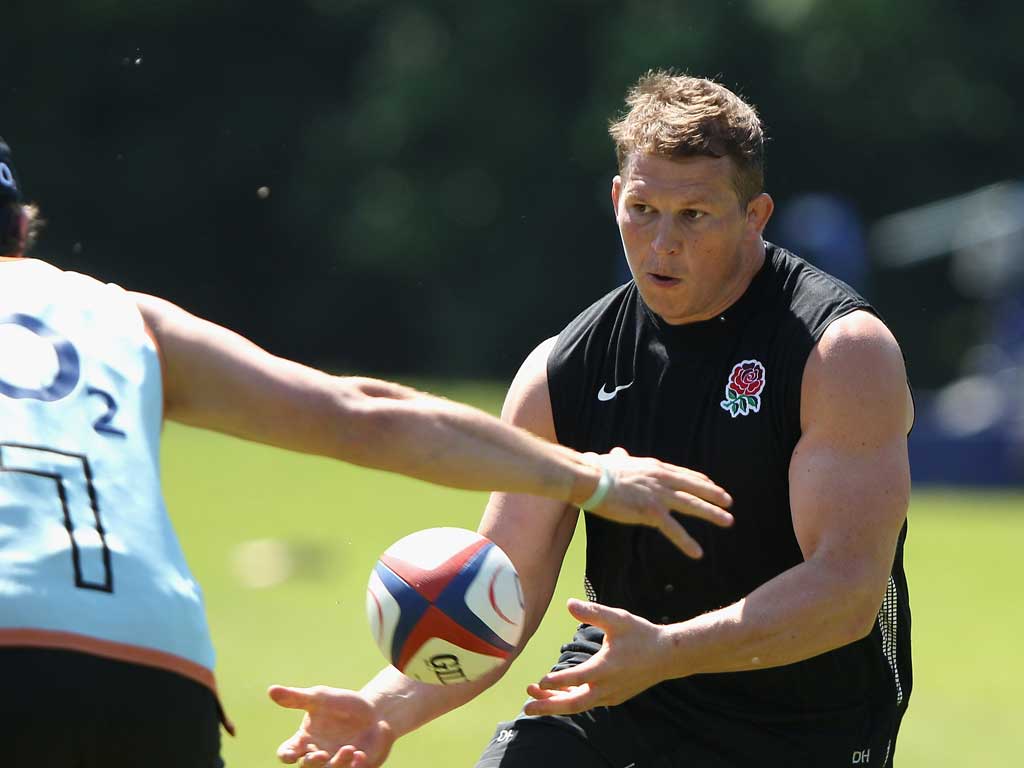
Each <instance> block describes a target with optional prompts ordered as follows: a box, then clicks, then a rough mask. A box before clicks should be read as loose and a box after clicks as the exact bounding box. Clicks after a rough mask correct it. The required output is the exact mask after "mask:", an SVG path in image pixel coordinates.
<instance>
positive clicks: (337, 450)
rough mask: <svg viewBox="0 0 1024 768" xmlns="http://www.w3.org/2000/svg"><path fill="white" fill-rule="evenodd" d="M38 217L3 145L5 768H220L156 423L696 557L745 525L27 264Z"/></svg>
mask: <svg viewBox="0 0 1024 768" xmlns="http://www.w3.org/2000/svg"><path fill="white" fill-rule="evenodd" d="M35 216H36V210H35V208H34V207H30V206H25V205H24V204H23V203H22V195H21V192H20V190H19V187H18V181H17V178H16V176H15V173H14V169H13V166H12V162H11V155H10V150H9V148H8V147H7V145H6V144H3V143H2V142H0V255H2V257H3V258H2V259H0V678H2V679H3V682H4V690H5V692H6V695H5V696H4V697H3V698H4V701H3V704H2V705H0V764H2V765H5V766H8V765H9V766H14V765H33V766H61V768H117V767H118V766H139V765H146V766H167V767H168V768H171V767H172V766H173V768H213V766H218V765H221V761H220V757H219V751H220V734H219V721H220V720H221V719H222V718H223V715H222V713H221V712H220V707H219V704H218V701H217V696H216V686H215V683H214V674H213V661H214V654H213V648H212V646H211V642H210V636H209V631H208V629H207V624H206V617H205V614H204V609H203V603H202V597H201V593H200V590H199V587H198V585H197V584H196V583H195V581H194V580H193V579H192V576H191V575H190V573H189V570H188V567H187V566H186V564H185V559H184V556H183V554H182V552H181V550H180V547H179V544H178V541H177V538H176V536H175V533H174V530H173V528H172V526H171V522H170V519H169V518H168V516H167V512H166V510H165V508H164V502H163V497H162V493H161V489H160V468H159V442H160V429H161V425H162V422H163V419H164V417H167V418H170V419H174V420H176V421H180V422H183V423H186V424H191V425H194V426H199V427H205V428H208V429H214V430H217V431H219V432H224V433H227V434H231V435H235V436H237V437H241V438H245V439H248V440H254V441H258V442H262V443H267V444H270V445H275V446H279V447H282V448H287V449H291V450H296V451H301V452H304V453H311V454H319V455H323V456H329V457H333V458H336V459H341V460H343V461H348V462H352V463H354V464H360V465H363V466H369V467H376V468H378V469H384V470H390V471H393V472H400V473H403V474H406V475H410V476H412V477H417V478H421V479H423V480H428V481H431V482H435V483H440V484H443V485H449V486H456V487H461V488H469V489H481V490H482V489H493V488H502V489H506V490H508V491H514V492H517V493H524V494H537V495H539V496H545V497H550V498H552V499H554V500H557V503H558V504H559V505H564V504H566V503H572V504H580V503H583V504H584V505H585V506H588V507H593V508H594V509H595V510H596V512H597V513H598V514H603V515H607V516H608V517H609V518H610V519H614V520H617V521H619V522H623V523H638V524H641V525H651V526H655V527H656V528H658V529H659V530H660V531H661V532H662V533H664V534H665V535H666V536H667V537H668V538H669V539H671V540H672V541H673V542H674V543H675V544H676V545H678V546H679V547H681V548H682V549H684V550H692V547H693V543H692V540H691V539H690V537H689V536H688V535H687V533H686V532H685V530H684V529H683V528H682V526H680V524H679V523H678V521H677V520H676V519H674V518H673V517H672V515H671V513H670V510H673V509H674V510H678V511H681V512H683V513H685V514H688V515H693V516H695V517H698V518H703V519H705V520H710V521H712V522H714V523H716V524H720V525H726V524H728V523H729V522H730V520H731V518H730V516H729V514H728V513H727V512H725V511H724V510H723V509H721V507H723V506H727V505H728V504H729V502H730V499H729V497H728V496H727V495H726V494H725V492H724V491H722V490H721V489H720V488H718V487H717V486H716V485H714V484H713V483H711V482H710V481H709V480H708V479H707V478H706V477H704V476H702V475H699V474H698V473H695V472H691V471H689V470H685V469H678V468H675V467H671V466H668V465H666V464H662V463H661V462H658V461H655V460H653V459H631V460H627V461H625V462H623V463H617V464H616V466H615V467H614V468H611V469H610V468H608V467H602V466H601V465H600V463H599V462H598V461H596V460H594V459H593V458H591V457H585V456H582V455H581V454H579V453H577V452H575V451H573V450H570V449H567V448H563V447H561V446H557V445H554V444H552V443H549V442H546V441H544V440H541V439H538V438H537V437H535V436H533V435H531V434H529V433H528V432H526V431H524V430H521V429H517V428H512V427H509V426H507V425H505V424H502V423H501V422H500V421H499V420H497V419H494V418H492V417H490V416H488V415H486V414H484V413H482V412H480V411H477V410H474V409H472V408H469V407H467V406H463V405H459V404H457V403H453V402H449V401H447V400H443V399H440V398H435V397H431V396H429V395H425V394H422V393H419V392H416V391H413V390H411V389H408V388H406V387H402V386H399V385H397V384H391V383H388V382H384V381H376V380H372V379H366V378H339V377H335V376H329V375H327V374H325V373H322V372H320V371H316V370H313V369H310V368H306V367H304V366H301V365H298V364H296V363H292V362H289V361H287V360H283V359H281V358H277V357H274V356H272V355H270V354H268V353H267V352H265V351H263V350H262V349H260V348H258V347H256V346H255V345H254V344H252V343H250V342H249V341H246V340H245V339H244V338H242V337H240V336H238V335H236V334H234V333H232V332H230V331H228V330H225V329H224V328H221V327H218V326H216V325H213V324H212V323H208V322H206V321H204V320H201V319H199V318H197V317H194V316H193V315H190V314H189V313H187V312H185V311H183V310H181V309H179V308H178V307H176V306H174V305H173V304H170V303H168V302H166V301H163V300H161V299H157V298H154V297H152V296H142V295H138V294H131V293H127V292H125V291H123V290H121V289H120V288H118V287H116V286H113V285H105V284H102V283H99V282H97V281H96V280H94V279H92V278H90V277H86V276H84V275H79V274H73V273H69V272H62V271H60V270H59V269H57V268H56V267H53V266H50V265H49V264H46V263H43V262H41V261H37V260H33V259H26V258H22V257H21V256H22V254H23V253H24V251H25V248H26V245H27V243H28V242H29V240H30V239H31V235H32V230H33V228H34V221H35ZM225 723H226V720H225ZM229 727H230V726H229Z"/></svg>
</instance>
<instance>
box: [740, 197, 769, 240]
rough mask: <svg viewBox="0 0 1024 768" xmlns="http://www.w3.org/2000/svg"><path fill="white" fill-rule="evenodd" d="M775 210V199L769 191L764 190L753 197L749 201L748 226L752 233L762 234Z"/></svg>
mask: <svg viewBox="0 0 1024 768" xmlns="http://www.w3.org/2000/svg"><path fill="white" fill-rule="evenodd" d="M774 210H775V201H774V200H772V197H771V195H769V194H768V193H767V192H762V193H760V194H759V195H755V196H754V197H753V198H751V200H750V202H749V203H747V227H748V228H749V229H750V230H751V232H750V233H751V234H752V235H756V236H757V237H760V236H761V233H762V232H764V228H765V225H767V224H768V219H770V218H771V217H772V211H774Z"/></svg>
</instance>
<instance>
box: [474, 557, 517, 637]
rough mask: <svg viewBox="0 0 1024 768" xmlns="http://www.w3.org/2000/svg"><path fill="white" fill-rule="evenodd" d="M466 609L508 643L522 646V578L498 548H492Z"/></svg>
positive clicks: (482, 566)
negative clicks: (520, 582) (520, 641)
mask: <svg viewBox="0 0 1024 768" xmlns="http://www.w3.org/2000/svg"><path fill="white" fill-rule="evenodd" d="M466 605H468V606H469V609H470V610H471V611H473V613H475V614H476V615H477V616H478V617H479V618H480V620H481V621H483V623H484V624H486V625H487V626H488V627H490V629H491V630H492V631H493V632H494V633H495V634H496V635H497V636H498V637H500V638H501V639H502V640H504V641H505V642H506V643H508V644H509V645H515V644H516V643H517V642H519V637H520V635H522V632H523V618H524V613H525V612H524V611H523V602H522V590H521V588H520V586H519V576H518V574H516V569H515V567H514V566H513V565H512V561H511V560H509V558H508V555H506V554H505V553H504V552H503V551H502V549H501V548H500V547H498V546H497V545H495V546H493V547H491V549H490V551H489V552H488V553H487V556H486V557H485V558H484V561H483V563H481V565H480V569H479V570H478V571H477V574H476V577H475V578H474V579H473V581H472V583H471V584H470V585H469V589H467V590H466Z"/></svg>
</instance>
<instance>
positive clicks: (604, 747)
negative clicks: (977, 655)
mask: <svg viewBox="0 0 1024 768" xmlns="http://www.w3.org/2000/svg"><path fill="white" fill-rule="evenodd" d="M600 643H601V637H600V632H599V631H596V630H595V628H593V627H581V628H580V630H579V631H578V632H577V633H576V636H575V637H574V638H573V642H572V643H570V644H568V645H566V646H563V648H562V657H561V658H560V659H559V663H558V664H557V665H556V667H555V668H556V669H562V668H565V667H566V666H571V665H573V664H578V663H580V662H581V661H583V660H585V659H586V658H589V656H590V655H591V654H593V653H595V652H596V651H597V649H599V648H600ZM898 727H899V719H898V716H897V715H896V714H894V712H892V711H889V710H886V709H885V708H884V707H875V708H872V707H870V706H868V705H867V704H866V703H865V704H860V705H857V706H854V707H843V708H840V709H832V710H822V711H814V712H807V713H801V714H799V715H793V714H792V713H785V712H778V711H772V710H769V709H764V710H762V711H759V712H745V713H740V712H738V711H734V710H729V709H724V708H722V707H721V706H710V705H708V704H707V703H701V702H698V701H697V700H695V699H694V698H691V697H687V696H684V695H681V693H680V692H679V691H678V690H675V689H673V687H672V686H669V685H656V686H654V687H653V688H650V689H648V690H646V691H644V692H643V693H641V694H640V695H638V696H635V697H634V698H632V699H630V700H629V701H626V702H624V703H622V704H620V705H618V706H614V707H597V708H595V709H592V710H589V711H587V712H583V713H581V714H577V715H564V716H562V715H559V716H555V717H527V716H525V715H520V716H519V717H518V718H516V719H515V720H512V721H510V722H506V723H501V724H500V725H499V726H498V728H497V730H496V731H495V733H494V736H493V737H492V738H491V741H490V743H489V744H488V745H487V748H486V749H485V750H484V753H483V756H482V757H481V758H480V761H479V762H478V763H477V768H549V767H550V768H748V766H759V767H761V768H776V766H778V767H779V768H783V767H784V768H794V767H795V766H799V768H847V767H848V766H851V767H853V766H856V767H857V768H890V766H892V764H893V753H894V751H895V746H896V732H897V729H898Z"/></svg>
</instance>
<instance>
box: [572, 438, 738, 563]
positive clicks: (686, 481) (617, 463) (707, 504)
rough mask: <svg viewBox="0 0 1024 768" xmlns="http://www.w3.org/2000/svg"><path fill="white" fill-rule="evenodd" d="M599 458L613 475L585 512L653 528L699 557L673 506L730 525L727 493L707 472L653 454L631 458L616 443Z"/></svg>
mask: <svg viewBox="0 0 1024 768" xmlns="http://www.w3.org/2000/svg"><path fill="white" fill-rule="evenodd" d="M599 460H600V462H601V465H602V466H604V467H607V468H608V469H609V470H611V472H612V474H613V476H614V478H615V481H614V484H613V485H612V487H611V489H610V490H609V491H608V495H607V496H606V497H605V499H604V501H602V502H601V503H600V504H598V505H597V507H596V508H595V509H590V510H587V511H588V512H592V513H594V514H596V515H599V516H600V517H606V518H608V519H609V520H614V521H616V522H618V523H628V524H632V525H648V526H651V527H652V528H657V529H658V530H660V531H661V532H662V533H663V534H665V536H667V537H668V539H669V540H670V541H671V542H672V543H673V544H675V545H676V546H677V547H679V549H681V550H682V551H683V552H684V553H686V554H687V555H689V556H690V557H700V556H701V555H702V554H703V551H702V550H701V548H700V545H699V544H698V543H697V542H696V541H694V539H693V537H692V536H690V534H689V533H687V532H686V529H685V528H684V527H683V526H682V524H680V522H679V521H678V520H677V519H676V518H675V517H673V515H672V512H673V511H674V512H678V513H680V514H683V515H688V516H690V517H699V518H700V519H701V520H707V521H708V522H709V523H713V524H715V525H718V526H722V527H725V526H729V525H732V521H733V518H732V515H730V514H729V513H728V512H726V511H725V509H724V507H728V506H729V505H731V504H732V497H731V496H729V494H728V493H726V492H725V490H724V489H723V488H720V487H719V486H717V485H715V484H714V483H713V482H712V481H711V479H710V478H709V477H708V476H707V475H703V474H701V473H700V472H694V471H693V470H690V469H686V468H685V467H676V466H674V465H672V464H666V463H665V462H663V461H658V460H657V459H641V458H636V457H633V456H630V455H629V454H628V453H626V451H625V450H624V449H622V448H613V449H612V452H611V453H608V454H605V455H604V456H601V457H600V458H599Z"/></svg>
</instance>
